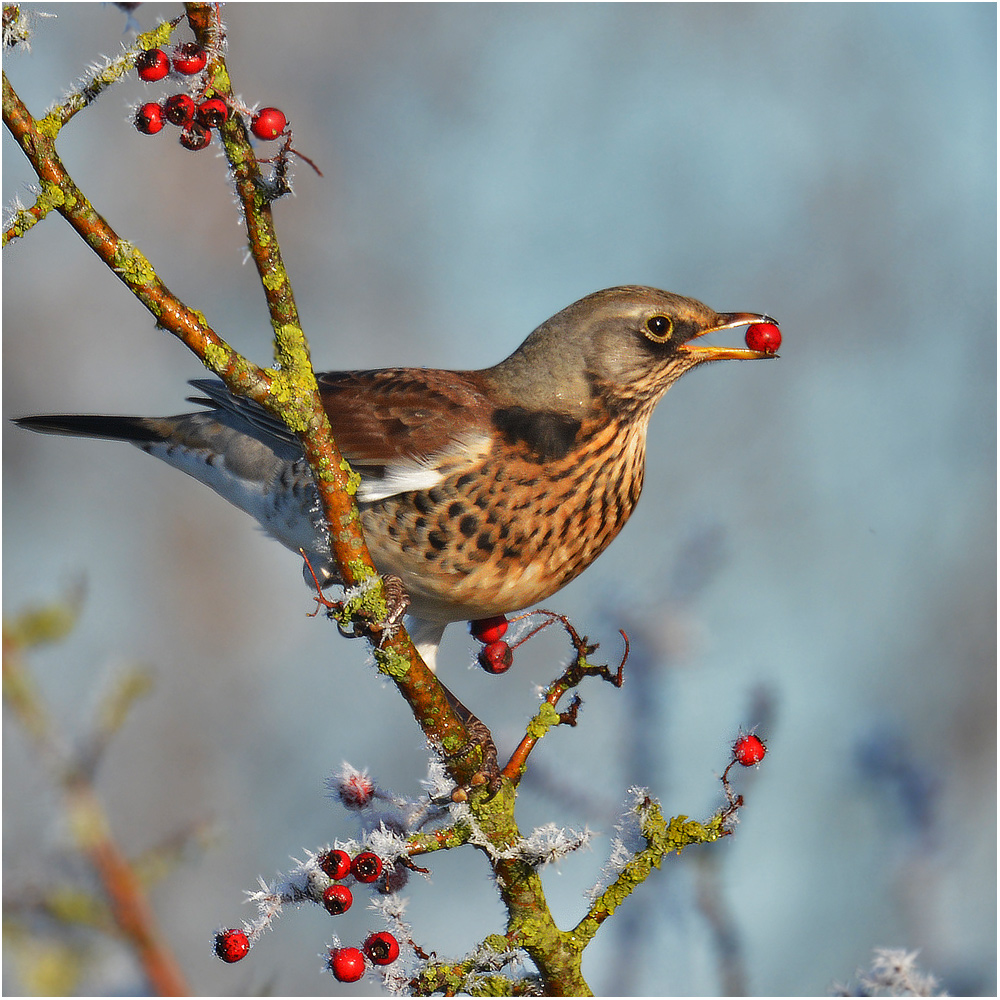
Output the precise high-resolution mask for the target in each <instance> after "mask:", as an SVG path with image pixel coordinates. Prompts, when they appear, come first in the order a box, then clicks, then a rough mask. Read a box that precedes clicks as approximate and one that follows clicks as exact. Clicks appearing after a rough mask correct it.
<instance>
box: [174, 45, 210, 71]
mask: <svg viewBox="0 0 1000 1000" xmlns="http://www.w3.org/2000/svg"><path fill="white" fill-rule="evenodd" d="M207 62H208V53H207V52H206V51H205V50H204V49H203V48H202V47H201V46H200V45H198V44H196V43H195V42H185V43H184V44H183V45H182V46H181V47H180V48H178V49H175V50H174V69H175V70H177V72H178V73H184V74H185V75H186V76H191V75H193V74H194V73H200V72H201V71H202V70H203V69H204V68H205V63H207Z"/></svg>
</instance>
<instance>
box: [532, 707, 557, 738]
mask: <svg viewBox="0 0 1000 1000" xmlns="http://www.w3.org/2000/svg"><path fill="white" fill-rule="evenodd" d="M557 725H559V713H558V712H557V711H556V710H555V709H554V708H553V707H552V706H551V705H550V704H549V703H548V702H547V701H543V702H542V706H541V708H539V710H538V714H537V715H536V716H535V717H534V718H533V719H532V720H531V721H530V722H529V723H528V726H527V729H526V730H525V731H526V732H527V734H528V735H529V736H530V737H531V738H532V739H536V740H540V739H541V738H542V737H543V736H544V735H545V734H546V733H547V732H548V731H549V730H550V729H551V728H552V727H553V726H557Z"/></svg>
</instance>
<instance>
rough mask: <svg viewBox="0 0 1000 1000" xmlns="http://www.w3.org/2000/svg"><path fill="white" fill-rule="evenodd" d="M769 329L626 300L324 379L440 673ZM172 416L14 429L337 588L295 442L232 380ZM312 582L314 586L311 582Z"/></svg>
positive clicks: (334, 416) (570, 575) (374, 518)
mask: <svg viewBox="0 0 1000 1000" xmlns="http://www.w3.org/2000/svg"><path fill="white" fill-rule="evenodd" d="M756 323H774V320H772V319H770V318H769V317H768V316H764V315H759V314H756V313H717V312H715V311H714V310H713V309H710V308H709V307H708V306H705V305H703V304H702V303H700V302H696V301H695V300H694V299H689V298H683V297H682V296H680V295H674V294H672V293H670V292H662V291H658V290H657V289H654V288H645V287H639V286H626V287H619V288H608V289H605V290H604V291H601V292H595V293H594V294H592V295H588V296H587V297H586V298H583V299H580V300H579V301H578V302H575V303H573V305H571V306H569V307H567V308H566V309H564V310H563V311H562V312H560V313H557V314H556V315H555V316H553V317H552V318H551V319H550V320H548V321H547V322H545V323H543V324H542V325H541V326H540V327H538V329H537V330H535V331H534V333H532V334H531V335H530V336H529V337H528V339H527V340H526V341H525V342H524V343H523V344H521V346H520V347H519V348H518V349H517V350H516V351H514V353H513V354H511V356H510V357H509V358H507V359H506V360H504V361H501V362H500V363H499V364H497V365H494V366H493V367H492V368H484V369H481V370H478V371H440V370H436V369H424V368H380V369H375V370H372V371H350V372H327V373H324V374H320V375H318V376H317V378H318V381H319V388H320V392H321V394H322V398H323V403H324V405H325V407H326V411H327V413H328V414H329V417H330V423H331V425H332V427H333V433H334V437H335V438H336V440H337V443H338V445H339V446H340V448H341V450H342V451H343V453H344V455H345V457H346V458H347V459H348V460H349V461H350V463H351V465H352V466H353V467H354V469H355V470H356V471H357V472H358V473H360V475H361V486H360V489H359V490H358V494H357V500H358V505H359V507H360V511H361V518H362V522H363V524H364V530H365V537H366V539H367V541H368V545H369V547H370V549H371V553H372V557H373V558H374V560H375V564H376V566H378V567H379V569H380V570H381V572H382V573H383V574H385V575H389V574H393V575H395V576H398V577H400V578H401V580H402V581H403V585H404V587H405V589H406V592H407V594H408V595H409V598H410V607H409V611H410V614H409V616H408V620H407V626H408V628H409V630H410V633H411V635H412V636H413V639H414V641H415V642H416V644H417V646H418V648H419V649H420V651H421V653H422V655H423V657H424V659H425V660H426V661H427V662H428V663H429V665H430V666H431V668H432V669H433V667H434V658H435V654H436V652H437V646H438V643H439V642H440V641H441V637H442V635H443V633H444V629H445V626H446V625H447V624H448V623H449V622H455V621H470V620H474V619H481V618H487V617H490V616H493V615H499V614H504V613H507V612H510V611H515V610H518V609H520V608H524V607H527V606H529V605H533V604H536V603H538V602H540V601H543V600H545V599H546V598H548V597H550V596H551V595H552V594H554V593H555V592H556V591H557V590H559V588H560V587H563V586H565V584H567V583H569V581H570V580H572V579H574V577H576V576H577V575H578V574H580V573H581V572H583V570H585V569H586V568H587V567H588V566H589V565H590V564H591V563H592V562H593V561H594V559H596V558H597V556H598V555H600V553H601V552H602V551H603V550H604V549H605V547H606V546H607V545H608V543H609V542H610V541H611V540H612V539H613V538H614V537H615V535H617V534H618V532H619V531H621V529H622V526H623V525H624V524H625V522H626V521H627V520H628V517H629V515H630V514H631V513H632V509H633V508H634V507H635V504H636V501H637V500H638V499H639V493H640V491H641V490H642V481H643V472H644V467H645V452H646V428H647V426H648V423H649V418H650V414H651V413H652V412H653V408H654V407H655V406H656V404H657V402H659V400H660V398H661V397H662V396H663V394H664V393H665V392H666V391H667V389H669V388H670V386H671V385H672V384H673V383H674V381H676V380H677V379H678V378H680V376H681V375H683V374H684V373H685V372H686V371H689V370H690V369H692V368H694V367H696V366H697V365H701V364H704V363H705V362H708V361H720V360H724V359H745V360H751V359H762V358H768V357H773V356H774V355H773V354H772V353H770V352H765V351H755V350H748V349H745V348H735V347H716V346H712V345H707V344H702V343H695V341H696V339H697V338H699V337H701V336H703V335H704V334H707V333H713V332H715V331H719V330H728V329H732V328H735V327H741V326H747V325H750V324H756ZM192 385H194V386H195V388H196V389H197V390H199V391H200V392H201V393H203V394H204V396H199V397H192V398H191V399H190V402H193V403H197V404H199V405H202V406H204V407H207V409H203V410H199V411H198V412H196V413H184V414H180V415H179V416H175V417H118V416H79V415H64V416H61V415H57V416H37V417H24V418H22V419H20V420H18V421H17V423H18V424H20V425H21V426H22V427H27V428H30V429H31V430H35V431H45V432H49V433H56V434H78V435H83V436H86V437H98V438H114V439H119V440H124V441H130V442H132V443H133V444H135V445H136V446H137V447H139V448H141V449H142V450H143V451H145V452H148V453H149V454H150V455H154V456H155V457H157V458H161V459H163V461H165V462H168V463H169V464H170V465H173V466H175V467H176V468H178V469H181V470H182V471H183V472H186V473H187V474H188V475H190V476H193V477H194V478H195V479H198V480H199V481H201V482H203V483H205V484H206V485H207V486H210V487H211V488H212V489H213V490H215V491H216V492H217V493H218V494H220V495H221V496H223V497H225V499H227V500H228V501H229V502H230V503H232V504H234V505H235V506H237V507H239V508H240V509H241V510H244V511H246V512H247V513H248V514H250V515H251V516H253V517H255V518H256V519H257V520H258V521H259V522H260V523H261V525H262V526H263V527H264V529H265V530H266V531H267V532H268V533H269V534H271V535H272V536H273V537H274V538H276V539H277V540H278V541H280V542H281V543H282V544H283V545H286V546H287V547H288V548H290V549H292V550H293V551H295V552H298V551H299V550H300V549H301V550H303V551H304V552H305V553H306V554H307V556H308V559H309V561H310V562H311V564H312V567H313V569H314V570H315V572H316V574H317V575H318V577H319V579H320V581H321V582H322V583H323V584H324V586H325V585H326V584H328V583H334V582H336V581H337V569H336V566H335V564H334V563H333V562H332V560H331V556H330V548H329V544H328V536H327V532H326V528H325V527H324V524H323V521H322V517H321V515H320V507H319V502H318V494H317V492H316V488H315V485H314V483H313V479H312V474H311V472H310V469H309V465H308V464H307V462H306V461H305V458H304V457H303V454H302V451H301V449H300V447H299V445H298V442H297V440H296V438H295V437H294V435H293V434H291V433H290V432H289V431H288V430H287V429H286V428H285V427H284V426H283V425H282V424H281V423H279V422H278V421H276V420H275V419H274V418H273V417H271V416H269V415H268V414H267V413H265V411H264V410H263V409H261V408H260V407H259V406H257V405H256V404H255V403H252V402H250V401H249V400H247V399H241V398H236V397H234V396H232V395H230V393H229V392H228V390H227V389H226V388H225V386H224V385H223V384H222V382H219V381H216V380H214V379H198V380H195V381H194V382H192ZM307 579H310V578H309V577H308V576H307Z"/></svg>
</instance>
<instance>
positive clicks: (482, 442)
mask: <svg viewBox="0 0 1000 1000" xmlns="http://www.w3.org/2000/svg"><path fill="white" fill-rule="evenodd" d="M491 444H492V442H491V440H490V438H489V437H488V436H487V435H486V434H463V435H459V436H456V437H455V438H454V439H453V440H452V442H451V445H450V447H448V448H446V449H445V450H443V451H439V452H437V453H436V454H434V455H428V456H426V457H418V456H412V457H406V458H399V459H396V460H395V461H392V462H388V463H386V465H385V473H384V475H382V476H378V477H376V476H372V475H370V474H368V475H366V471H365V467H364V466H363V465H362V466H359V467H358V471H359V472H360V473H361V485H360V486H359V487H358V500H360V501H361V502H362V503H372V502H374V501H376V500H385V498H386V497H392V496H396V495H397V494H399V493H411V492H413V491H415V490H430V489H433V488H434V487H435V486H438V485H440V484H441V483H443V482H444V481H445V479H447V478H448V477H449V476H451V475H454V474H455V472H456V469H458V468H460V467H462V466H469V465H473V464H475V463H476V462H479V461H482V460H483V459H484V458H485V457H486V455H487V453H488V452H489V450H490V447H491Z"/></svg>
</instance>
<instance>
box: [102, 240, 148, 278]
mask: <svg viewBox="0 0 1000 1000" xmlns="http://www.w3.org/2000/svg"><path fill="white" fill-rule="evenodd" d="M111 267H112V268H113V269H114V270H115V271H116V272H117V273H118V274H120V275H121V276H122V277H123V278H124V279H125V281H126V282H127V283H128V284H129V285H132V286H139V287H141V286H144V285H150V284H152V283H153V282H154V281H155V280H156V270H155V269H154V268H153V265H152V264H150V262H149V261H148V260H147V259H146V257H145V255H144V254H143V253H142V251H141V250H139V249H138V248H137V247H134V246H133V245H132V244H131V243H129V242H128V241H127V240H119V241H118V246H117V247H116V248H115V252H114V256H113V257H112V262H111Z"/></svg>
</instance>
